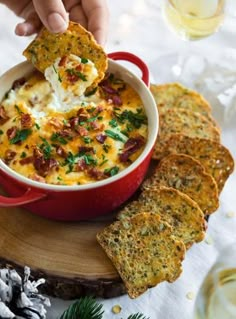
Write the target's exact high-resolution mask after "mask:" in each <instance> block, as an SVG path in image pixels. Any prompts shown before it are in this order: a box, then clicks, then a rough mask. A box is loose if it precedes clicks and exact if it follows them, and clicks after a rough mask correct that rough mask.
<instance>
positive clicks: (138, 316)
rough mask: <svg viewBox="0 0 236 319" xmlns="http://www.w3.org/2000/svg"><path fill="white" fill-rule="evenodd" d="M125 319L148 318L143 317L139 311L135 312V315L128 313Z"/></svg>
mask: <svg viewBox="0 0 236 319" xmlns="http://www.w3.org/2000/svg"><path fill="white" fill-rule="evenodd" d="M127 319H149V318H147V317H144V315H142V314H141V313H136V314H135V315H130V316H129V317H128V318H127Z"/></svg>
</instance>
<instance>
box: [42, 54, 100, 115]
mask: <svg viewBox="0 0 236 319" xmlns="http://www.w3.org/2000/svg"><path fill="white" fill-rule="evenodd" d="M97 76H98V72H97V69H96V67H95V65H94V63H93V62H92V61H90V60H87V59H81V58H80V57H78V56H76V55H74V54H70V55H69V56H66V57H63V58H58V59H56V61H55V63H54V64H53V65H51V66H50V67H48V68H47V69H46V70H45V78H46V79H47V80H48V82H49V83H50V84H51V86H52V88H53V90H54V92H55V96H54V100H55V101H56V100H57V101H56V103H54V104H53V106H54V107H55V108H56V109H57V110H58V111H60V110H61V111H66V110H69V109H71V108H73V107H74V105H78V97H82V96H83V94H84V92H85V91H86V89H87V88H88V87H90V86H91V85H92V84H93V82H94V80H95V79H96V78H97Z"/></svg>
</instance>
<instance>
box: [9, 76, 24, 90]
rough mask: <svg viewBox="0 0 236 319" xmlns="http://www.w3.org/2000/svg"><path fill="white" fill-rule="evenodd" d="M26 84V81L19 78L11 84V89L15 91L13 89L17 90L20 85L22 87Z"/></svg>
mask: <svg viewBox="0 0 236 319" xmlns="http://www.w3.org/2000/svg"><path fill="white" fill-rule="evenodd" d="M25 82H26V79H25V78H20V79H17V80H15V81H14V82H13V84H12V87H11V88H12V89H13V90H15V89H19V88H20V87H21V86H22V85H24V84H25Z"/></svg>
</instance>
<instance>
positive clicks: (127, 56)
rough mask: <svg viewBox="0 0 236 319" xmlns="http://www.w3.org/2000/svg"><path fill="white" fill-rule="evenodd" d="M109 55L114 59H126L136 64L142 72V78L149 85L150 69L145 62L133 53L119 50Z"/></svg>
mask: <svg viewBox="0 0 236 319" xmlns="http://www.w3.org/2000/svg"><path fill="white" fill-rule="evenodd" d="M108 57H109V58H110V59H112V60H114V61H116V60H124V61H128V62H131V63H133V64H135V65H136V66H137V67H138V68H139V69H140V70H141V72H142V80H143V82H144V83H145V84H146V85H147V87H149V70H148V67H147V65H146V64H145V62H143V60H141V59H140V58H139V57H138V56H136V55H135V54H133V53H129V52H124V51H117V52H112V53H108Z"/></svg>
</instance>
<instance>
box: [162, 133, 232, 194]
mask: <svg viewBox="0 0 236 319" xmlns="http://www.w3.org/2000/svg"><path fill="white" fill-rule="evenodd" d="M172 153H182V154H187V155H190V156H192V157H194V158H195V159H197V160H198V161H199V162H200V163H201V164H202V165H203V166H204V168H205V170H206V172H207V173H208V174H210V175H211V176H212V177H213V178H214V179H215V181H216V183H217V186H218V191H219V193H220V192H221V191H222V189H223V187H224V184H225V182H226V180H227V179H228V177H229V175H230V174H231V173H232V172H233V170H234V160H233V157H232V155H231V154H230V152H229V150H228V149H227V148H226V147H224V146H223V145H221V144H220V143H218V142H215V141H211V140H207V139H201V138H196V137H195V138H192V137H188V136H183V135H179V134H178V135H177V134H176V135H172V136H171V138H170V139H169V141H168V143H167V147H166V155H168V154H172Z"/></svg>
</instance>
